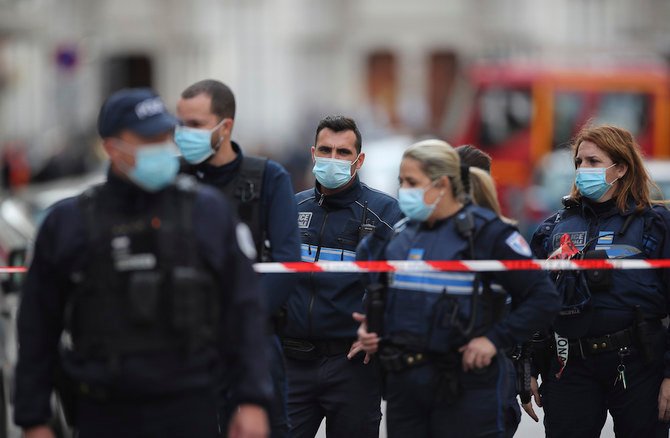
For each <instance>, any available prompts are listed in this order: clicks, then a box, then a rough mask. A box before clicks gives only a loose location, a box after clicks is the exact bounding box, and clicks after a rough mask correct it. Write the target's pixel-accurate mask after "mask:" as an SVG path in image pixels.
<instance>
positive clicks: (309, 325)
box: [307, 195, 328, 338]
mask: <svg viewBox="0 0 670 438" xmlns="http://www.w3.org/2000/svg"><path fill="white" fill-rule="evenodd" d="M322 201H323V195H321V200H319V203H321V202H322ZM327 221H328V212H327V211H326V215H325V216H324V218H323V222H322V223H321V230H319V238H318V240H317V242H318V243H317V245H318V246H317V247H316V254H315V255H314V262H318V261H319V257H320V256H321V243H322V240H323V231H324V230H325V229H326V222H327ZM309 280H310V283H311V285H312V288H311V289H312V294H311V296H310V297H309V308H308V310H307V330H308V334H309V337H310V338H311V337H312V310H313V309H314V301H315V300H316V284H315V282H314V273H313V272H310V273H309Z"/></svg>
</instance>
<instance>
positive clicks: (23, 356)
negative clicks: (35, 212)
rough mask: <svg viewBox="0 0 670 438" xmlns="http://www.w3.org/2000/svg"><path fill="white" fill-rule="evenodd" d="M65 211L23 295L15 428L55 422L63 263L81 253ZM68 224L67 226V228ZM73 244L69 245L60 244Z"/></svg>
mask: <svg viewBox="0 0 670 438" xmlns="http://www.w3.org/2000/svg"><path fill="white" fill-rule="evenodd" d="M70 204H72V203H70ZM66 210H70V211H71V209H68V208H67V204H66V205H65V206H64V205H63V204H60V205H58V206H56V207H55V208H54V210H53V211H52V212H51V214H49V215H48V216H47V218H46V219H45V221H44V223H43V225H42V227H41V228H40V231H39V233H38V235H37V239H36V242H35V249H34V258H33V260H32V263H31V265H30V269H29V270H28V274H27V277H26V280H25V283H24V287H23V291H22V294H21V305H20V308H19V315H18V323H17V329H18V342H19V349H18V363H17V366H16V375H15V378H16V381H15V384H16V388H15V399H14V422H15V423H16V424H17V425H19V426H21V427H23V428H27V427H31V426H36V425H40V424H46V423H47V422H48V421H49V419H50V418H51V407H50V398H51V393H52V391H53V387H54V381H53V378H54V373H55V368H56V365H57V363H58V341H59V339H60V334H61V331H62V329H63V322H62V319H63V308H64V304H63V303H64V295H65V281H66V279H65V278H64V272H63V269H62V268H61V266H62V264H60V263H59V262H60V261H62V260H64V259H68V258H69V257H71V253H72V251H73V250H74V249H75V248H76V246H75V245H74V244H73V243H74V240H75V239H76V237H75V235H74V231H73V230H74V228H73V225H74V224H73V218H72V217H71V214H70V213H69V212H68V211H66ZM64 220H66V221H67V225H68V226H63V225H65V224H64ZM70 234H72V235H71V236H69V237H68V235H70ZM70 238H71V240H70V243H71V244H70V245H67V246H66V247H64V246H63V245H62V244H59V242H60V241H62V240H63V239H70Z"/></svg>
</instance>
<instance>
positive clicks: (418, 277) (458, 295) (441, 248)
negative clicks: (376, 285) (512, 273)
mask: <svg viewBox="0 0 670 438" xmlns="http://www.w3.org/2000/svg"><path fill="white" fill-rule="evenodd" d="M465 213H466V214H467V215H469V218H468V220H470V221H471V225H472V227H471V232H472V238H473V240H474V239H476V236H477V232H478V231H479V230H481V229H482V228H483V227H484V226H485V225H486V224H487V223H489V222H491V221H493V220H497V217H496V216H495V214H494V213H490V214H489V212H488V211H487V210H483V209H473V208H471V207H469V206H468V207H466V208H465ZM459 214H460V213H459ZM438 233H439V234H438ZM386 256H387V258H388V259H389V260H399V259H407V260H469V259H473V257H474V256H473V255H472V254H471V245H470V243H469V242H468V238H467V236H464V235H463V230H461V231H459V230H458V224H457V223H456V220H455V218H452V219H450V220H449V221H447V222H445V223H443V224H442V225H440V227H439V229H438V230H437V232H431V231H430V230H423V229H422V228H421V224H417V223H410V225H408V226H407V228H405V229H404V230H403V231H402V232H401V233H400V234H398V235H397V236H396V237H395V238H394V239H393V240H392V241H391V242H390V243H389V246H388V247H387V250H386ZM475 290H476V291H477V293H478V294H479V296H478V297H477V303H476V305H477V308H476V311H475V312H474V313H473V308H472V304H473V291H475ZM506 298H507V292H506V291H505V290H504V289H503V288H502V286H501V285H499V284H497V283H495V282H492V281H491V279H490V278H489V276H487V275H485V274H484V275H482V274H475V273H474V272H411V271H410V272H402V271H398V272H395V273H393V274H392V275H390V277H389V289H388V294H387V302H386V312H385V324H384V331H385V339H387V340H389V341H390V343H392V344H394V345H399V346H403V347H405V348H407V349H409V350H412V351H429V352H434V353H448V352H450V351H453V349H454V348H456V347H457V346H460V345H462V344H463V343H465V342H467V340H469V339H471V338H473V337H475V336H480V335H482V334H483V333H485V332H486V331H487V330H488V329H489V328H490V327H491V326H492V325H493V324H495V323H496V322H498V321H499V320H500V319H501V318H502V317H503V312H504V307H505V300H506ZM471 321H472V323H473V325H472V330H471V333H466V330H465V328H466V327H468V326H469V325H470V324H471Z"/></svg>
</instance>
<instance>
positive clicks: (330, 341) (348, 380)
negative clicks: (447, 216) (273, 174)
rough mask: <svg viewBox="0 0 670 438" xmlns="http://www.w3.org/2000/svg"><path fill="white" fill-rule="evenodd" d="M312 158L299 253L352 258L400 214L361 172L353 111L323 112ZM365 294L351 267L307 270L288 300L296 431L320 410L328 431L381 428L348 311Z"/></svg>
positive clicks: (375, 393)
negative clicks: (342, 271)
mask: <svg viewBox="0 0 670 438" xmlns="http://www.w3.org/2000/svg"><path fill="white" fill-rule="evenodd" d="M312 159H313V160H314V168H313V173H314V175H315V177H316V185H315V187H314V188H313V189H311V190H306V191H304V192H301V193H298V194H297V195H296V200H297V202H298V225H299V227H300V231H301V238H302V260H303V261H307V262H317V261H320V260H326V261H351V260H354V257H355V249H356V245H357V244H358V242H359V240H360V238H361V237H362V236H364V235H366V234H369V233H372V232H376V233H381V234H390V233H391V232H392V226H391V225H390V224H393V223H395V222H396V221H397V220H399V219H400V217H401V212H400V210H399V208H398V205H397V202H396V201H395V199H393V198H392V197H390V196H388V195H386V194H384V193H381V192H378V191H376V190H373V189H371V188H370V187H368V186H366V185H365V184H363V183H361V181H360V180H359V178H358V175H357V171H358V169H360V168H361V166H362V165H363V162H364V161H365V154H364V153H363V152H361V134H360V131H359V130H358V127H357V126H356V123H355V122H354V121H353V120H352V119H349V118H346V117H342V116H334V117H326V118H325V119H323V120H321V121H320V122H319V125H318V127H317V130H316V138H315V143H314V146H313V147H312ZM363 294H364V286H363V283H362V282H361V279H360V277H359V276H358V275H356V274H335V273H322V274H316V273H310V274H305V275H301V276H300V277H299V279H298V287H297V291H296V293H294V294H292V295H291V297H290V298H289V300H288V312H287V325H286V328H285V330H284V332H283V339H282V342H283V344H284V353H285V355H286V364H287V371H288V378H289V415H290V418H291V423H292V426H293V434H294V436H295V437H310V438H311V437H313V436H314V435H315V434H316V431H317V429H318V428H319V425H320V423H321V421H322V419H323V418H324V416H325V417H326V433H327V435H328V436H329V437H349V438H350V437H354V436H355V437H377V436H378V435H379V420H380V418H381V412H380V373H379V369H378V367H377V366H375V365H374V364H368V365H366V363H364V358H363V356H364V355H363V354H358V353H359V352H360V346H359V345H354V342H355V340H356V327H357V324H356V323H355V322H354V321H353V320H352V319H351V314H352V312H354V311H359V312H360V311H361V310H362V298H363ZM347 356H348V357H347ZM365 362H367V360H366V361H365Z"/></svg>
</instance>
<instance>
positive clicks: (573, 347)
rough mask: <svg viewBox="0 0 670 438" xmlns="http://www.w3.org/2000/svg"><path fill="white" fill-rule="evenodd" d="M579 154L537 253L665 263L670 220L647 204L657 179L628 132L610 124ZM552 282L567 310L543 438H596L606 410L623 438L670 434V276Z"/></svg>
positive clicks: (579, 275) (622, 274) (614, 275)
mask: <svg viewBox="0 0 670 438" xmlns="http://www.w3.org/2000/svg"><path fill="white" fill-rule="evenodd" d="M573 157H574V160H575V168H576V170H577V171H576V177H575V183H574V185H573V187H572V190H571V192H570V194H569V195H568V196H567V197H565V198H564V200H563V203H564V205H565V208H563V209H562V210H560V211H559V212H558V213H556V214H554V215H553V216H551V217H550V218H548V219H547V220H546V221H545V222H544V223H543V224H542V225H540V227H539V228H538V230H537V231H536V232H535V235H534V236H533V239H532V244H531V246H532V248H533V250H534V252H535V253H536V254H537V255H538V256H539V257H543V258H545V257H555V258H556V257H558V258H600V259H603V258H607V259H613V258H628V259H645V258H651V259H656V258H663V259H667V258H669V257H670V242H669V241H668V239H669V238H670V236H669V235H668V223H669V222H670V219H669V217H670V215H669V212H668V211H667V209H666V208H665V207H663V206H660V205H658V206H654V205H653V204H654V203H653V202H652V201H651V199H650V185H651V182H650V179H649V176H648V174H647V172H646V170H645V168H644V165H643V163H642V157H641V155H640V150H639V147H638V145H637V144H636V143H635V140H634V139H633V137H632V135H631V134H630V133H629V132H628V131H626V130H624V129H621V128H617V127H614V126H596V127H587V128H584V129H583V130H582V131H581V132H580V133H579V134H577V136H576V138H575V140H574V142H573ZM555 278H556V286H557V289H558V290H559V292H560V293H561V295H562V298H563V308H562V310H561V312H560V314H559V317H558V318H557V319H556V321H555V323H554V326H553V333H552V335H553V336H551V335H550V337H549V339H550V340H551V342H549V343H548V344H549V345H550V346H551V347H553V346H554V345H556V346H558V348H551V354H550V355H549V357H550V360H549V361H548V363H549V365H550V366H549V368H548V369H545V370H544V372H543V373H542V379H543V385H542V391H541V393H542V399H541V405H543V407H544V411H545V420H544V422H545V428H546V431H547V436H548V437H559V436H560V437H565V436H570V437H598V436H600V431H601V429H602V427H603V424H604V423H605V418H606V415H607V410H609V412H610V414H611V415H612V417H613V419H614V430H615V433H616V435H617V436H625V437H632V436H635V437H637V436H644V437H652V436H666V437H667V436H668V430H667V424H663V422H667V421H668V420H670V412H669V411H668V409H670V405H669V404H668V401H669V399H670V379H668V378H667V377H669V376H670V361H669V360H668V359H669V358H670V352H668V348H667V347H666V345H665V338H666V333H665V330H664V329H663V327H662V324H661V319H663V318H664V317H665V316H666V315H667V308H668V284H670V282H669V280H668V273H667V270H653V269H647V270H613V271H594V270H590V271H579V272H577V271H571V272H561V273H558V274H557V275H555ZM557 352H558V353H557ZM664 355H665V357H666V359H665V364H664V358H663V357H664ZM540 365H541V366H540V368H543V366H542V364H540ZM664 377H665V379H664ZM535 387H536V385H535ZM535 400H536V401H538V400H539V394H538V393H537V392H536V394H535ZM527 407H529V406H525V408H527ZM527 410H528V409H527Z"/></svg>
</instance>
